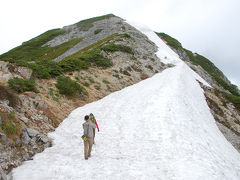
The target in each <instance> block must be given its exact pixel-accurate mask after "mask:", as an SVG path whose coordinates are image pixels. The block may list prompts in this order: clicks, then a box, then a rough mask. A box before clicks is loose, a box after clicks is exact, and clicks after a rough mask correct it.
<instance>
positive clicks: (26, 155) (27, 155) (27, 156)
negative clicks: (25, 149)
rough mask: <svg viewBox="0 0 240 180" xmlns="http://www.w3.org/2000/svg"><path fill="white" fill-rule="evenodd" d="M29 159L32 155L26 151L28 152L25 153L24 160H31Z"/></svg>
mask: <svg viewBox="0 0 240 180" xmlns="http://www.w3.org/2000/svg"><path fill="white" fill-rule="evenodd" d="M29 159H30V156H29V154H28V153H26V154H24V155H23V160H24V161H27V160H29Z"/></svg>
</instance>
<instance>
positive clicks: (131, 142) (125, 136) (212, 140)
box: [13, 23, 240, 180]
mask: <svg viewBox="0 0 240 180" xmlns="http://www.w3.org/2000/svg"><path fill="white" fill-rule="evenodd" d="M130 24H132V25H134V26H135V27H136V28H138V29H139V30H140V31H142V32H143V33H145V34H146V35H147V36H148V37H149V39H150V40H152V41H153V42H155V43H156V44H157V46H158V47H159V52H158V53H157V55H158V57H159V58H160V59H161V60H162V61H163V62H165V63H173V64H175V67H172V68H169V69H166V70H164V71H163V72H162V73H159V74H157V75H155V76H153V77H152V78H149V79H147V80H144V81H141V82H140V83H138V84H136V85H133V86H130V87H127V88H125V89H123V90H121V91H118V92H115V93H112V94H111V95H109V96H107V97H105V98H103V99H101V100H99V101H97V102H94V103H91V104H87V105H85V106H83V107H80V108H78V109H76V110H74V111H73V112H72V113H71V114H70V115H69V117H68V118H66V119H65V120H64V121H63V122H62V123H61V125H60V126H59V127H58V128H57V129H56V131H55V132H53V133H51V134H49V136H50V137H52V138H53V139H54V145H53V147H51V148H47V149H46V150H45V151H44V152H43V153H40V154H37V155H35V156H34V160H32V161H27V162H24V164H23V165H22V166H20V167H18V168H16V169H14V170H13V179H15V180H80V179H94V180H95V179H100V180H105V179H111V180H118V179H123V180H128V179H131V180H132V179H140V180H155V179H161V180H208V179H209V180H225V179H226V180H239V179H240V155H239V153H238V152H237V151H236V150H235V149H234V148H233V146H232V145H231V144H230V143H229V142H228V141H227V140H226V139H225V138H224V136H223V135H222V133H221V132H220V131H219V129H218V128H217V126H216V124H215V120H214V118H213V116H212V115H211V113H210V109H209V107H208V105H207V103H206V101H205V97H204V94H203V93H204V92H203V90H202V89H201V87H200V86H199V84H198V82H197V81H196V79H198V80H200V81H201V82H203V83H205V84H207V83H206V82H205V81H204V80H202V79H201V78H200V77H199V76H198V75H197V74H196V73H195V72H194V71H192V70H191V69H190V68H189V67H188V66H187V65H186V64H185V63H184V62H183V61H181V60H180V59H179V58H178V56H177V55H176V54H175V53H174V52H173V51H172V50H171V49H170V48H168V47H167V46H166V44H164V42H163V41H162V40H161V39H160V38H158V36H157V35H156V34H155V33H154V32H152V31H151V30H149V29H148V28H146V27H144V26H139V25H136V24H133V23H130ZM165 57H167V58H166V59H165ZM91 112H92V113H93V114H94V115H95V117H96V119H97V121H98V124H99V126H100V132H99V133H97V134H96V145H94V146H93V152H92V157H91V158H90V159H89V160H87V161H86V160H84V155H83V142H82V140H81V135H82V134H83V129H82V123H83V122H84V120H83V117H84V116H85V115H86V114H89V113H91Z"/></svg>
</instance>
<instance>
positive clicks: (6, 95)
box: [0, 85, 19, 107]
mask: <svg viewBox="0 0 240 180" xmlns="http://www.w3.org/2000/svg"><path fill="white" fill-rule="evenodd" d="M0 92H1V93H0V100H8V101H9V105H10V106H11V107H15V106H16V105H18V103H19V99H18V96H17V94H16V93H15V92H14V91H13V90H12V89H10V88H8V87H5V86H3V85H0Z"/></svg>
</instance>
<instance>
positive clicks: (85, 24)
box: [77, 14, 115, 31]
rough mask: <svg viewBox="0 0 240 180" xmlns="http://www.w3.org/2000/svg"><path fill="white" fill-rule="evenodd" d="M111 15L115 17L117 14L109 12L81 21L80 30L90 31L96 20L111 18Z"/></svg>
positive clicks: (78, 24)
mask: <svg viewBox="0 0 240 180" xmlns="http://www.w3.org/2000/svg"><path fill="white" fill-rule="evenodd" d="M111 17H115V15H113V14H107V15H104V16H98V17H94V18H90V19H86V20H83V21H80V22H78V23H77V26H78V27H79V28H80V30H82V31H88V30H89V29H90V28H91V27H93V23H94V22H96V21H100V20H103V19H109V18H111Z"/></svg>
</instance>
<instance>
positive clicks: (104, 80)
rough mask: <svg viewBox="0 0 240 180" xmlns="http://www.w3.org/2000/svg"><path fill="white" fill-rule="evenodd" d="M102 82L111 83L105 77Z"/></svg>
mask: <svg viewBox="0 0 240 180" xmlns="http://www.w3.org/2000/svg"><path fill="white" fill-rule="evenodd" d="M102 82H103V83H105V84H110V82H109V81H108V80H106V79H103V80H102Z"/></svg>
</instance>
